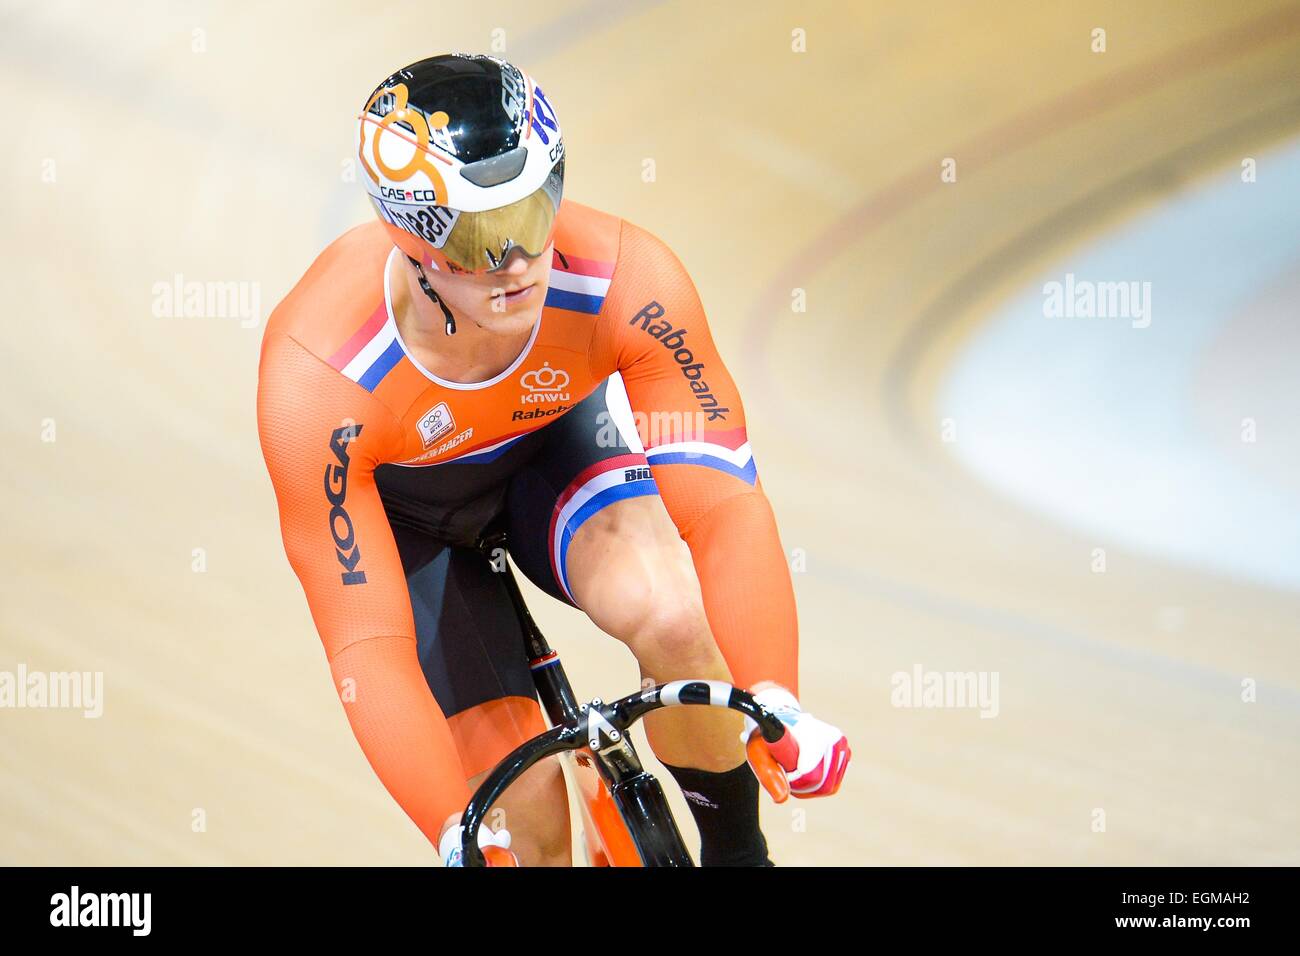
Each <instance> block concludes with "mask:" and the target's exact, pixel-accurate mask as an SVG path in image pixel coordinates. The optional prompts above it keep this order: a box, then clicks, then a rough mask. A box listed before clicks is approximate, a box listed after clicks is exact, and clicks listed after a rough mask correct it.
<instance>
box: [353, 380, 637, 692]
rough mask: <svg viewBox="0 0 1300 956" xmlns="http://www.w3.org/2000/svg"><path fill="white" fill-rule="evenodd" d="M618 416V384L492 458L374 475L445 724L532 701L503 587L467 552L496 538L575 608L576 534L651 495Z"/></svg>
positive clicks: (520, 640) (479, 557)
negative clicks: (495, 533)
mask: <svg viewBox="0 0 1300 956" xmlns="http://www.w3.org/2000/svg"><path fill="white" fill-rule="evenodd" d="M611 382H613V387H611ZM619 415H622V416H625V417H624V420H625V421H630V412H629V411H627V410H626V398H625V397H624V396H623V391H622V383H621V381H615V380H611V381H607V382H604V383H602V384H601V385H600V387H599V388H597V389H596V391H595V392H593V393H592V394H591V395H589V396H588V397H587V398H585V399H583V400H582V401H580V402H579V403H578V404H577V405H575V406H574V407H573V408H572V409H570V410H569V411H568V412H566V413H564V414H563V415H562V416H561V417H559V418H557V419H556V420H555V421H553V422H550V423H549V424H547V425H544V426H542V427H541V428H539V429H538V430H537V431H534V432H530V433H529V434H527V435H524V436H522V437H521V438H518V439H516V440H514V441H512V442H510V443H508V445H507V446H505V447H503V448H502V449H501V450H500V452H499V453H498V454H495V455H491V454H489V455H475V456H471V457H470V458H468V459H467V460H465V461H463V462H461V461H455V462H448V463H447V464H443V465H434V466H429V467H423V468H420V467H405V466H401V465H381V466H380V467H379V468H378V469H377V470H376V472H375V479H376V482H377V484H378V486H379V493H380V497H381V499H382V500H383V503H384V509H385V511H386V512H387V514H388V520H389V523H390V524H391V525H392V529H393V535H394V537H395V538H396V540H397V549H398V551H399V553H400V554H401V558H402V567H403V569H404V571H405V573H406V582H407V588H408V590H409V591H410V596H411V607H412V609H413V611H414V613H415V635H416V642H417V645H418V648H419V656H420V666H421V667H422V668H423V670H424V676H425V679H426V680H427V681H428V682H429V689H430V690H431V691H433V695H434V698H435V699H436V700H437V701H438V705H439V706H440V707H441V708H442V711H443V713H444V714H446V715H447V716H448V717H453V716H455V715H456V714H459V713H462V712H463V711H466V710H468V709H469V708H471V707H474V706H476V705H478V704H483V703H486V702H488V701H492V700H497V699H499V698H502V697H528V698H534V697H535V696H536V694H535V689H534V686H533V681H532V677H531V675H530V672H529V662H528V658H527V654H526V651H525V649H524V637H523V634H522V632H521V629H520V627H519V622H518V620H517V619H516V617H515V613H514V609H513V608H512V607H511V604H510V598H509V595H508V593H507V592H506V588H505V583H504V582H503V580H502V578H501V575H500V574H498V573H496V572H495V571H493V569H492V566H491V564H490V563H489V561H488V558H487V557H486V556H485V555H483V554H482V553H481V552H480V551H479V550H478V549H477V548H476V547H475V545H476V543H477V542H478V540H479V538H480V537H481V536H482V535H483V534H485V533H487V532H488V531H490V530H494V529H496V528H504V530H505V531H506V535H507V548H508V550H509V552H510V557H511V558H512V559H513V560H514V562H515V564H516V565H518V567H519V569H520V570H521V571H522V572H523V573H524V574H525V575H527V576H528V578H529V580H531V581H532V582H533V583H534V584H535V585H537V586H538V587H539V588H541V589H542V590H544V591H546V592H547V593H549V594H551V595H552V596H554V597H556V598H558V599H559V600H561V601H565V602H567V603H569V604H574V601H573V596H572V594H571V593H570V592H569V586H568V581H567V575H566V570H565V568H566V561H567V555H568V546H569V542H570V541H571V540H572V538H573V536H574V534H576V533H577V530H578V528H580V527H581V526H582V524H583V522H585V521H586V520H587V519H588V518H590V517H591V516H592V515H593V514H595V513H596V512H598V511H599V510H600V509H602V508H605V507H608V506H609V505H611V504H613V503H614V502H616V501H620V500H622V499H624V498H632V497H637V496H640V495H655V494H658V493H659V492H658V489H657V488H656V487H655V483H654V479H653V478H652V477H650V470H649V466H648V464H647V462H646V459H645V455H644V453H643V452H641V451H640V449H639V445H638V444H637V442H636V440H635V437H634V436H633V435H629V434H628V432H629V431H630V429H628V428H626V427H624V428H623V429H622V430H620V429H619V428H618V427H616V426H615V425H614V424H612V422H613V420H614V417H617V416H619ZM574 606H576V604H575V605H574Z"/></svg>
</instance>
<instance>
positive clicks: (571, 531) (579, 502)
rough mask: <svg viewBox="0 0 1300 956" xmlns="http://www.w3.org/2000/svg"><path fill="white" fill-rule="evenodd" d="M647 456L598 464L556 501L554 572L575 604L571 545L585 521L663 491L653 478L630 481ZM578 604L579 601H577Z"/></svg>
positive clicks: (551, 539)
mask: <svg viewBox="0 0 1300 956" xmlns="http://www.w3.org/2000/svg"><path fill="white" fill-rule="evenodd" d="M645 467H646V460H645V457H644V456H643V455H636V454H630V455H617V456H615V457H613V458H607V459H605V460H604V461H598V462H596V464H594V465H592V466H591V467H590V468H588V469H586V470H585V471H583V472H582V473H581V474H579V475H578V477H577V478H575V479H573V481H572V482H570V484H569V487H567V488H565V489H564V493H563V494H562V495H560V497H559V498H558V499H557V500H556V502H555V510H554V511H553V512H552V513H551V528H550V534H549V536H548V538H547V540H548V541H549V542H550V545H551V573H552V574H553V575H555V581H556V583H557V584H559V586H560V590H562V591H563V592H564V594H565V596H566V597H568V599H569V600H570V601H573V592H571V591H570V590H569V572H568V559H569V544H570V542H572V541H573V536H574V535H575V534H577V533H578V529H579V528H581V527H582V525H583V522H585V521H586V520H587V519H588V518H590V517H591V516H592V515H594V514H595V513H596V512H597V511H599V510H600V509H601V508H604V507H606V506H608V505H612V504H613V503H614V502H616V501H623V500H624V499H626V498H637V497H640V496H642V495H657V494H659V488H658V486H656V485H655V482H654V479H653V478H650V477H637V478H635V479H633V480H632V481H628V480H627V469H629V468H637V469H645ZM573 603H574V605H577V603H578V602H577V601H573Z"/></svg>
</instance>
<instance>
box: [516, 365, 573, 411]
mask: <svg viewBox="0 0 1300 956" xmlns="http://www.w3.org/2000/svg"><path fill="white" fill-rule="evenodd" d="M519 384H520V385H522V386H523V387H524V388H526V389H527V390H528V392H527V394H525V395H520V396H519V401H520V403H521V404H523V405H534V404H536V403H537V402H567V401H568V400H569V393H568V392H567V391H565V389H567V388H568V387H569V373H568V372H566V371H565V370H564V369H562V368H551V363H550V362H543V363H542V367H541V368H539V369H534V370H533V371H531V372H525V373H524V374H523V375H522V376H520V378H519Z"/></svg>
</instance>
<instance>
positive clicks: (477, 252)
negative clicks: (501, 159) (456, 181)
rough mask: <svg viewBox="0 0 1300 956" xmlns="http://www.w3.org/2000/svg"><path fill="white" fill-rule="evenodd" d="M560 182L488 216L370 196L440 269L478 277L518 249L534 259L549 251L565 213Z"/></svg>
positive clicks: (555, 180) (381, 212) (553, 181)
mask: <svg viewBox="0 0 1300 956" xmlns="http://www.w3.org/2000/svg"><path fill="white" fill-rule="evenodd" d="M561 184H562V180H560V179H559V177H557V176H554V175H552V176H548V177H547V181H546V182H545V183H544V184H543V185H542V186H541V187H539V188H538V189H536V190H534V191H533V192H532V193H530V194H529V195H527V196H525V197H524V198H523V199H520V200H519V201H517V202H513V203H510V204H509V205H508V206H501V207H500V208H498V209H488V210H485V211H483V212H462V211H460V210H457V209H448V208H447V207H445V206H434V205H429V204H426V203H411V202H400V201H393V200H388V199H379V198H377V197H373V196H372V197H371V198H372V201H373V202H374V205H375V208H376V210H377V211H378V212H379V215H380V217H381V218H383V219H384V220H385V221H387V222H388V223H389V224H390V225H393V226H396V227H397V228H399V229H402V230H404V231H405V232H408V233H410V234H411V235H413V236H415V237H416V238H417V239H420V240H422V243H423V245H424V247H425V252H426V255H427V257H428V258H429V259H431V260H432V261H433V262H434V264H436V265H437V266H438V267H439V268H447V269H450V270H451V271H453V272H469V273H475V274H479V273H484V272H493V271H495V270H497V269H500V268H501V267H502V266H504V265H505V264H506V260H507V258H508V257H509V256H510V254H511V253H512V252H514V251H515V250H516V249H518V250H519V251H520V252H522V253H523V254H524V255H526V256H528V257H529V258H530V259H533V258H536V257H537V256H539V255H541V254H542V253H543V252H544V251H545V250H546V247H547V245H549V244H550V241H551V237H552V234H553V233H554V231H555V219H556V216H557V215H558V214H559V211H560V190H561V188H562V187H561ZM419 258H421V259H424V258H425V256H420V257H419Z"/></svg>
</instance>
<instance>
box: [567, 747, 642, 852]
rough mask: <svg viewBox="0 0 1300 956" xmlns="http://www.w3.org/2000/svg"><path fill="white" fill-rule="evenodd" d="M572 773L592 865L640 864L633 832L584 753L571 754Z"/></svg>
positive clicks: (584, 837)
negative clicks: (572, 758)
mask: <svg viewBox="0 0 1300 956" xmlns="http://www.w3.org/2000/svg"><path fill="white" fill-rule="evenodd" d="M573 767H574V777H575V779H576V780H577V783H578V797H579V805H580V806H581V808H582V832H583V839H584V840H585V842H586V844H587V855H588V857H589V859H590V860H591V865H592V866H641V865H642V863H641V854H639V853H637V851H636V844H634V843H633V842H632V834H631V833H629V832H628V829H627V824H626V823H624V822H623V815H622V814H621V813H619V812H618V807H616V806H615V805H614V798H613V797H611V796H610V794H609V790H607V789H606V787H605V784H604V782H603V781H601V779H600V774H598V773H597V772H596V768H595V767H593V766H592V765H591V760H590V758H589V757H587V755H586V754H576V755H575V757H574V764H573Z"/></svg>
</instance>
